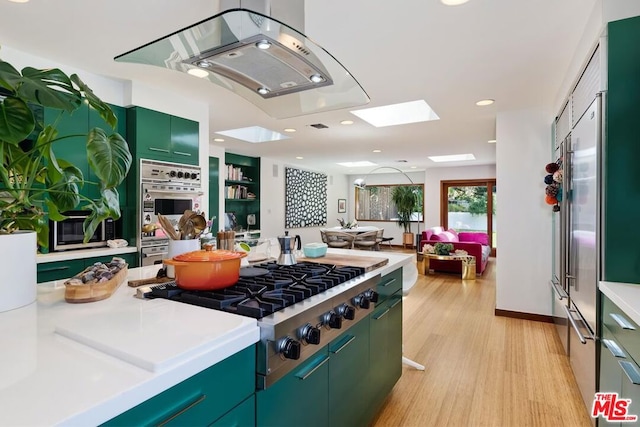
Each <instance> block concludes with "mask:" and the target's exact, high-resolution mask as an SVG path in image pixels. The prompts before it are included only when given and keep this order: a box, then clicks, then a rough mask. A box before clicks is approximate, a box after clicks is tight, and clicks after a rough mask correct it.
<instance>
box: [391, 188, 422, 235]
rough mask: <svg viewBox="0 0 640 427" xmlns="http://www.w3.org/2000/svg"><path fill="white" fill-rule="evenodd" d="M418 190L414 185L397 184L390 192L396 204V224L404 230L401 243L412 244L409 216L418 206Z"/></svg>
mask: <svg viewBox="0 0 640 427" xmlns="http://www.w3.org/2000/svg"><path fill="white" fill-rule="evenodd" d="M418 200H419V197H418V192H417V191H416V187H413V186H409V185H398V186H397V187H395V188H394V189H393V191H392V193H391V201H392V202H393V203H394V204H395V205H396V209H397V211H398V220H397V221H396V222H397V224H398V226H399V227H401V228H402V229H403V230H404V233H403V235H402V244H403V245H410V246H413V233H412V232H411V216H412V215H413V213H414V212H416V211H417V210H418V208H419V206H418Z"/></svg>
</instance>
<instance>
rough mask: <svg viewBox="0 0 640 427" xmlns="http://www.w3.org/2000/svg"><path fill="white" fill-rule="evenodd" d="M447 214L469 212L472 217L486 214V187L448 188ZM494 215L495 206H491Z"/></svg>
mask: <svg viewBox="0 0 640 427" xmlns="http://www.w3.org/2000/svg"><path fill="white" fill-rule="evenodd" d="M448 196H449V212H469V213H471V214H472V215H484V214H486V213H487V187H486V186H464V187H450V188H449V195H448ZM492 210H493V212H492V213H494V214H495V213H496V205H495V203H494V204H493V209H492Z"/></svg>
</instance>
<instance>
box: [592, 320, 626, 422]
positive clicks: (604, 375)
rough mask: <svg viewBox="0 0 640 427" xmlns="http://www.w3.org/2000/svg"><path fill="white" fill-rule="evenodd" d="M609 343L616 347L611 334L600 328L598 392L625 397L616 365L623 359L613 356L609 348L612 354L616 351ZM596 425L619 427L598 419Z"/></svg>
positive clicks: (620, 374)
mask: <svg viewBox="0 0 640 427" xmlns="http://www.w3.org/2000/svg"><path fill="white" fill-rule="evenodd" d="M611 342H613V343H614V345H618V344H617V343H616V342H615V338H614V337H613V334H612V333H611V332H610V331H609V330H608V329H607V327H606V326H605V327H603V328H602V340H601V341H600V380H599V383H600V386H599V390H598V391H600V392H604V393H618V395H619V396H620V397H625V396H622V375H623V373H622V369H620V365H619V364H618V360H624V359H621V358H619V357H616V356H614V355H613V353H612V351H611V349H609V346H611V347H612V349H613V351H614V352H616V350H615V347H614V346H613V345H611V344H610V343H611ZM618 346H619V345H618ZM598 425H605V426H620V423H619V422H611V423H608V422H607V421H606V420H605V419H604V418H599V419H598Z"/></svg>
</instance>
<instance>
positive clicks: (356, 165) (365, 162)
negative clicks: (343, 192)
mask: <svg viewBox="0 0 640 427" xmlns="http://www.w3.org/2000/svg"><path fill="white" fill-rule="evenodd" d="M338 164H339V165H340V166H345V167H348V168H359V167H364V166H376V163H371V162H370V161H368V160H363V161H360V162H343V163H338Z"/></svg>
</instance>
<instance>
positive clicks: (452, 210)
mask: <svg viewBox="0 0 640 427" xmlns="http://www.w3.org/2000/svg"><path fill="white" fill-rule="evenodd" d="M440 184H441V191H440V196H441V201H440V222H441V223H442V226H443V227H444V228H445V229H448V228H453V229H454V230H456V231H484V232H485V233H487V234H489V241H490V242H491V248H492V251H491V252H492V255H493V256H495V254H496V253H495V252H496V230H497V228H496V180H495V179H483V180H457V181H441V183H440Z"/></svg>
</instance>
